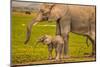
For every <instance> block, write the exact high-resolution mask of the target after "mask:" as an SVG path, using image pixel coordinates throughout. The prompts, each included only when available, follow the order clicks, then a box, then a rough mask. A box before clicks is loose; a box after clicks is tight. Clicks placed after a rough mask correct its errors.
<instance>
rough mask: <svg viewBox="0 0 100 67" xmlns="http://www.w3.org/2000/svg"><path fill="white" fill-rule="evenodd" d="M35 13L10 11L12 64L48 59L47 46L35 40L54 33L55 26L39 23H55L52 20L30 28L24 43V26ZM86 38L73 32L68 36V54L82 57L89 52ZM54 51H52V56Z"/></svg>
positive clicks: (89, 48)
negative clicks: (28, 38)
mask: <svg viewBox="0 0 100 67" xmlns="http://www.w3.org/2000/svg"><path fill="white" fill-rule="evenodd" d="M35 16H36V15H35V14H32V15H25V14H22V13H12V23H11V24H12V32H11V33H12V64H27V63H32V62H36V61H43V60H47V59H48V51H47V46H46V45H42V44H38V45H36V40H37V39H38V38H39V37H40V36H41V35H44V34H49V35H52V36H54V35H55V26H40V25H45V24H46V25H55V23H54V22H51V23H48V22H47V21H44V22H41V23H39V24H38V25H36V26H34V27H33V29H32V35H31V39H30V41H29V42H28V44H27V45H25V44H24V41H25V38H26V26H27V24H28V23H29V22H30V21H31V20H32V19H33V18H34V17H35ZM85 39H86V38H85V37H83V36H79V35H76V34H73V33H70V36H69V53H68V55H69V56H73V57H83V56H84V54H85V53H89V54H90V53H91V47H92V46H91V43H89V44H90V45H89V47H87V45H86V40H85ZM54 55H55V53H54V52H53V56H54ZM71 59H72V58H70V59H69V60H70V61H69V60H67V59H66V60H65V61H67V62H71V61H72V62H76V60H77V61H86V60H88V61H91V60H95V58H89V59H88V58H77V59H74V58H73V59H72V60H71Z"/></svg>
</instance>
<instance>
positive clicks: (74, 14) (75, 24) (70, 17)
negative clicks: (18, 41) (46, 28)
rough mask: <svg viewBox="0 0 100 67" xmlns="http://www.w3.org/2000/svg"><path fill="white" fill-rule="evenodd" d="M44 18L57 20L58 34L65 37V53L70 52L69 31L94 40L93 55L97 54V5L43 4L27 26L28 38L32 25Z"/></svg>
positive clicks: (28, 37) (27, 39)
mask: <svg viewBox="0 0 100 67" xmlns="http://www.w3.org/2000/svg"><path fill="white" fill-rule="evenodd" d="M43 20H48V21H50V20H55V21H56V35H61V36H62V37H63V39H64V55H65V56H66V55H67V52H68V37H69V35H68V34H69V32H73V33H76V34H80V35H84V36H86V37H88V39H90V41H91V42H92V56H93V55H95V51H96V49H95V46H96V45H95V37H96V36H95V24H96V22H95V20H96V19H95V6H80V5H63V4H42V5H41V7H40V10H39V13H38V16H37V17H36V18H35V19H34V20H33V21H32V22H31V23H29V25H28V26H27V38H26V41H25V44H26V43H27V42H28V41H29V39H30V34H31V29H32V25H33V24H34V25H35V24H37V22H40V21H43Z"/></svg>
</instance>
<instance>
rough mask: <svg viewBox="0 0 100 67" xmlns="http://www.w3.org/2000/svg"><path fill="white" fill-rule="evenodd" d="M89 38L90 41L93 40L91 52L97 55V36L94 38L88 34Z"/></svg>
mask: <svg viewBox="0 0 100 67" xmlns="http://www.w3.org/2000/svg"><path fill="white" fill-rule="evenodd" d="M88 38H89V39H90V41H91V42H92V54H91V56H95V55H96V43H95V38H94V39H93V38H92V37H91V36H88Z"/></svg>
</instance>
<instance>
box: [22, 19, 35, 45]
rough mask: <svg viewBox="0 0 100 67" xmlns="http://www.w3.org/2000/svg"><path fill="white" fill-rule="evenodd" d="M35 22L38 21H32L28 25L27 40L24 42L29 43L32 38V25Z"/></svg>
mask: <svg viewBox="0 0 100 67" xmlns="http://www.w3.org/2000/svg"><path fill="white" fill-rule="evenodd" d="M35 22H36V21H32V22H31V23H30V24H29V25H28V26H27V33H26V40H25V42H24V44H27V43H28V41H29V40H30V36H31V29H32V26H33V24H34V23H35Z"/></svg>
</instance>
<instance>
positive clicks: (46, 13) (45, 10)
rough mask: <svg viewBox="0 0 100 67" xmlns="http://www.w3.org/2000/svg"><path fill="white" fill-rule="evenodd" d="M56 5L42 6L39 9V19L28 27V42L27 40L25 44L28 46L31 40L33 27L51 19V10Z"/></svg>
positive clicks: (34, 20)
mask: <svg viewBox="0 0 100 67" xmlns="http://www.w3.org/2000/svg"><path fill="white" fill-rule="evenodd" d="M54 5H55V4H42V5H40V6H41V7H40V9H39V13H38V15H37V17H36V18H35V19H33V20H32V22H30V23H29V24H28V26H27V33H26V40H25V42H24V44H27V42H28V41H29V39H30V35H31V29H32V26H33V25H36V24H37V23H38V22H40V21H44V20H48V18H49V17H50V12H51V9H52V7H53V6H54Z"/></svg>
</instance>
